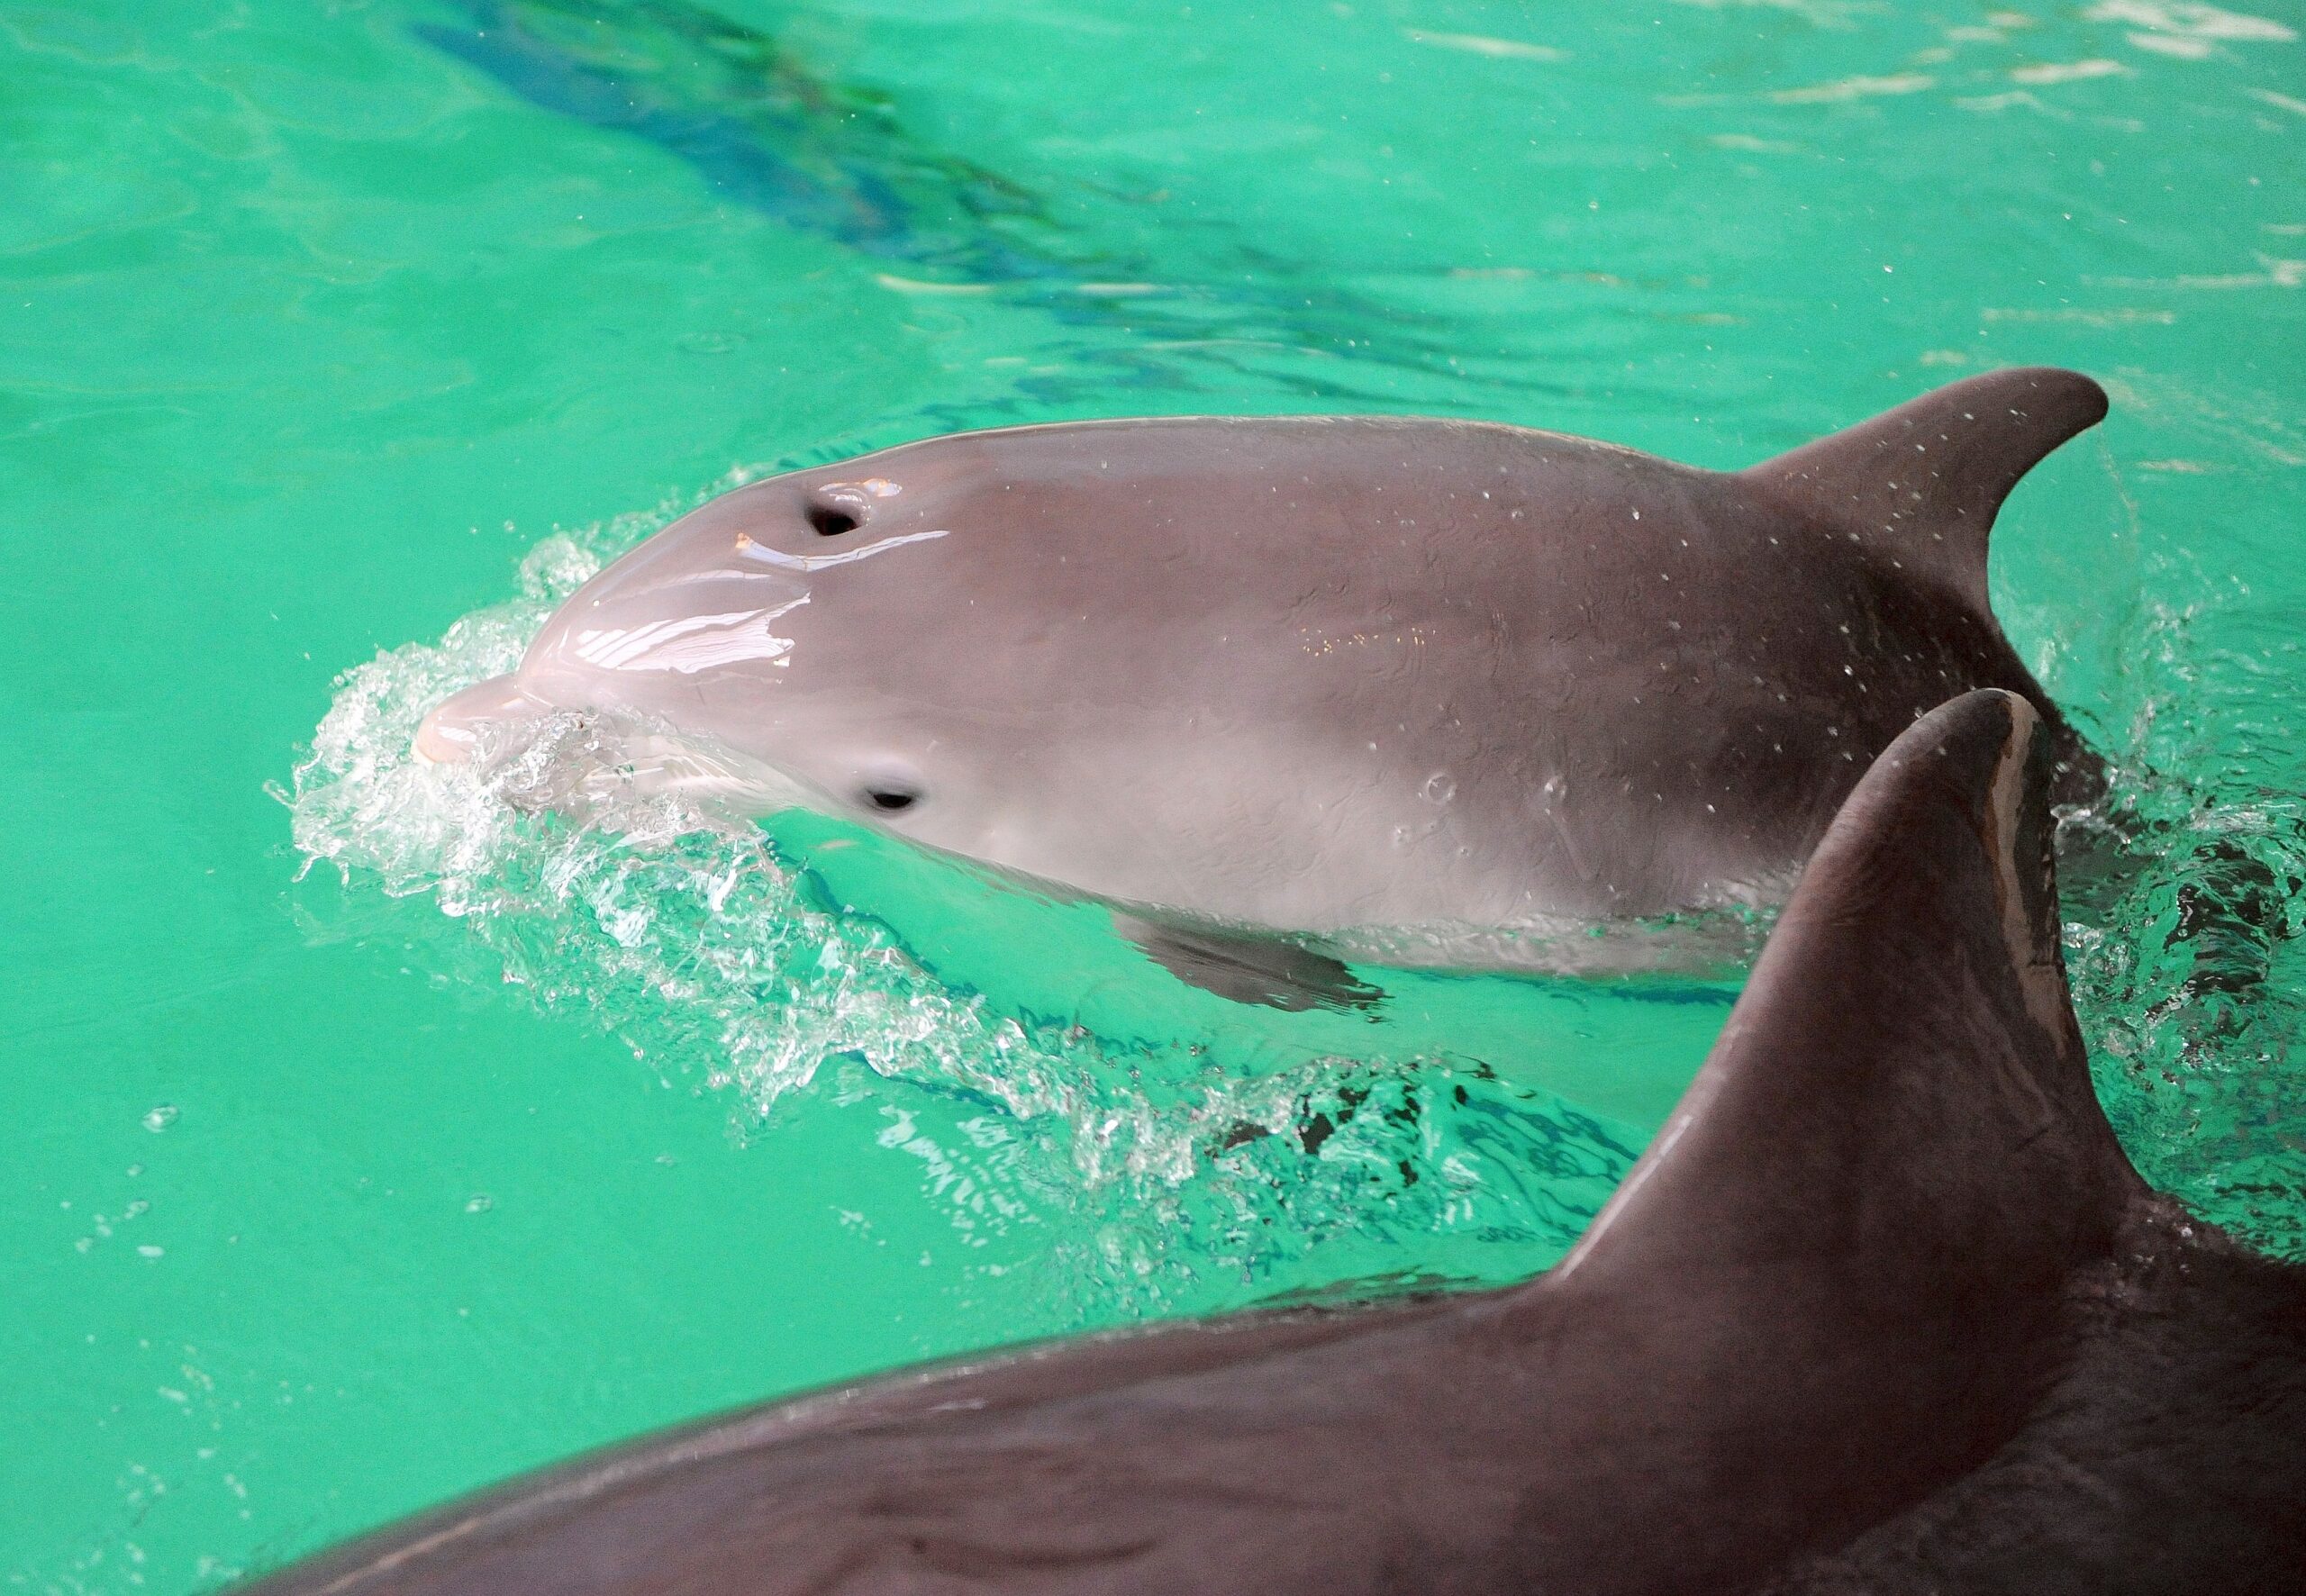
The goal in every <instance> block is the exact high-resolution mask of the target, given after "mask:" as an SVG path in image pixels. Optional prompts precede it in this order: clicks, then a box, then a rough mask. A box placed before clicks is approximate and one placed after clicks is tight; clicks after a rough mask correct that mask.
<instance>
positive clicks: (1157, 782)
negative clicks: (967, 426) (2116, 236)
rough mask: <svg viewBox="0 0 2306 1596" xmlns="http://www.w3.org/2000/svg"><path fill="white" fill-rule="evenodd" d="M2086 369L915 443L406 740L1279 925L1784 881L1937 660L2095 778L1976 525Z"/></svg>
mask: <svg viewBox="0 0 2306 1596" xmlns="http://www.w3.org/2000/svg"><path fill="white" fill-rule="evenodd" d="M2105 405H2106V402H2105V396H2104V394H2102V392H2101V391H2100V389H2099V387H2098V385H2096V384H2095V383H2093V382H2092V381H2090V379H2088V378H2087V377H2084V376H2078V375H2076V374H2074V373H2072V372H2065V371H2056V370H2050V369H2022V370H2009V371H2002V372H1996V373H1993V374H1991V375H1988V376H1978V377H1973V378H1971V379H1969V380H1967V381H1966V382H1961V383H1956V384H1955V385H1952V386H1950V387H1946V388H1942V389H1939V390H1938V391H1937V392H1935V393H1932V394H1925V395H1923V396H1922V397H1920V398H1919V399H1916V400H1914V401H1912V402H1911V403H1910V404H1905V405H1902V406H1901V407H1900V408H1898V409H1896V410H1893V411H1891V412H1889V413H1887V414H1885V415H1883V416H1879V417H1877V418H1875V420H1873V421H1870V422H1865V423H1863V424H1861V425H1859V426H1857V427H1855V428H1852V429H1850V430H1849V431H1845V432H1840V433H1837V434H1835V435H1834V436H1832V437H1829V438H1827V439H1824V440H1820V441H1819V442H1815V443H1811V444H1810V445H1808V446H1806V447H1805V448H1802V449H1796V450H1794V451H1793V453H1791V454H1788V455H1784V456H1782V457H1780V458H1776V459H1774V460H1771V461H1768V462H1766V463H1765V464H1763V465H1760V466H1757V467H1753V468H1752V469H1750V470H1746V471H1741V472H1735V473H1719V472H1712V471H1704V470H1698V469H1695V468H1693V467H1686V466H1680V465H1675V464H1673V463H1671V462H1669V461H1666V460H1663V459H1659V458H1655V457H1653V456H1648V455H1643V454H1639V453H1636V452H1634V451H1632V450H1630V449H1619V448H1615V447H1612V446H1610V445H1606V444H1601V443H1595V442H1591V441H1588V440H1582V439H1575V438H1570V437H1566V436H1563V435H1561V434H1558V433H1551V432H1539V431H1527V430H1524V429H1521V428H1515V427H1506V426H1495V425H1487V424H1476V423H1472V422H1454V421H1432V420H1417V419H1410V418H1392V417H1360V418H1321V417H1294V418H1291V417H1283V418H1272V419H1241V418H1230V419H1227V418H1217V419H1211V418H1198V419H1196V418H1177V419H1169V420H1148V421H1118V422H1081V423H1067V424H1061V425H1050V426H1035V427H1021V428H1015V429H1011V430H1007V431H991V432H980V433H962V434H957V435H954V436H951V437H945V438H936V439H931V440H927V441H924V442H920V443H913V444H907V445H904V446H903V447H900V448H896V449H887V450H885V451H883V452H881V453H878V454H873V455H867V456H865V457H863V458H859V459H854V460H850V461H848V462H846V463H844V464H840V465H836V466H829V467H822V468H819V469H814V470H807V471H799V472H794V473H792V474H790V475H787V476H778V477H775V478H771V479H768V480H765V481H762V482H758V483H755V484H752V485H749V486H746V487H743V488H740V489H738V490H736V491H734V492H732V493H730V494H725V495H723V496H722V497H721V498H719V499H716V500H714V501H713V502H712V503H708V504H706V505H704V507H703V508H701V509H699V510H697V511H695V512H693V513H691V514H689V515H687V516H685V517H684V518H683V519H681V520H680V521H676V523H674V524H673V525H672V526H670V527H668V528H667V529H666V530H664V531H662V532H660V533H658V535H657V536H655V537H653V538H651V539H649V540H648V541H647V542H645V543H643V544H641V545H640V547H639V548H637V549H633V550H632V551H631V553H629V554H627V555H625V556H624V557H623V558H622V559H620V560H618V561H616V562H615V563H614V564H613V565H612V566H611V567H609V568H608V569H606V570H604V571H603V572H602V573H601V574H600V575H598V576H595V578H594V579H593V580H592V581H591V582H589V583H587V584H586V585H585V586H584V587H583V588H582V589H581V590H580V591H578V592H577V593H576V594H575V595H574V596H572V597H571V598H570V599H569V600H568V601H567V603H566V604H565V605H563V606H562V608H561V609H560V610H559V612H558V613H556V614H555V615H554V616H553V617H552V619H551V620H550V621H549V622H548V623H547V624H546V626H545V628H544V630H542V632H541V633H540V635H539V636H538V637H537V638H536V639H535V640H534V642H533V643H532V644H531V646H530V648H529V650H528V653H527V656H526V657H525V658H524V659H523V660H522V663H521V665H520V667H519V669H518V670H516V671H515V672H513V674H512V675H511V676H505V677H500V678H497V679H495V680H494V681H491V682H486V683H483V684H481V685H479V686H477V687H475V688H471V689H468V690H467V691H466V692H465V693H463V694H458V695H457V696H456V697H454V698H452V699H450V700H449V702H448V703H445V704H443V705H441V706H440V708H438V709H437V710H436V711H435V712H433V714H432V716H431V719H430V720H429V721H427V722H426V724H425V726H424V729H423V730H422V733H421V734H420V736H419V739H418V747H419V749H420V751H421V752H422V753H423V754H424V755H425V756H426V757H431V758H434V759H450V758H454V757H458V756H459V755H460V754H461V753H462V752H464V751H465V750H466V749H468V748H470V747H472V746H473V745H474V743H475V741H476V739H478V738H479V734H480V730H481V728H482V727H484V726H485V725H487V724H488V723H490V722H504V721H514V722H518V721H522V720H523V719H524V718H531V719H532V718H534V717H538V716H540V715H543V714H546V713H549V712H555V711H559V712H589V713H595V714H599V715H604V716H610V717H624V718H627V719H629V720H631V721H632V722H633V723H635V724H637V725H644V726H647V727H649V728H650V729H652V730H651V731H650V734H649V737H648V738H647V739H643V741H642V743H641V744H640V745H639V746H640V747H641V748H643V749H644V753H643V755H642V757H637V758H636V760H635V766H636V768H638V769H640V770H641V771H642V772H643V773H644V774H647V773H649V772H655V773H656V774H657V775H658V776H659V777H660V778H661V779H665V780H680V781H685V782H688V783H695V784H704V785H706V786H710V787H713V788H715V789H717V790H719V792H720V793H721V796H722V799H723V800H724V801H727V802H731V803H736V804H738V805H739V806H740V807H749V808H750V809H751V810H753V811H754V812H766V811H769V810H773V809H776V808H781V807H786V806H789V805H793V804H795V803H798V804H800V805H802V806H804V807H813V808H821V809H825V810H829V811H831V812H837V813H843V814H849V815H854V816H857V817H858V818H860V819H863V820H865V821H869V822H871V823H873V824H876V825H879V826H882V827H885V828H887V829H888V830H893V831H895V832H898V833H901V834H902V835H903V836H905V837H907V838H909V839H912V840H914V841H916V842H919V843H922V844H926V845H928V846H931V847H933V848H939V849H942V850H945V851H948V852H949V853H953V854H958V855H960V856H963V857H967V858H968V859H972V860H976V861H981V862H983V863H985V864H987V865H991V866H997V867H999V868H1001V869H1002V870H1004V871H1007V872H1012V873H1015V874H1016V875H1021V876H1024V877H1027V878H1029V879H1031V880H1034V881H1036V882H1040V883H1045V884H1057V885H1059V886H1061V887H1064V888H1067V889H1071V890H1073V891H1075V892H1078V893H1084V894H1086V895H1089V896H1093V897H1096V898H1101V899H1104V900H1107V901H1109V902H1114V903H1118V904H1122V905H1144V906H1152V907H1154V908H1156V909H1159V910H1168V911H1184V912H1185V914H1187V915H1190V916H1194V917H1201V918H1203V919H1204V920H1206V921H1208V922H1215V923H1221V924H1230V925H1234V926H1243V927H1250V928H1262V929H1267V930H1279V931H1285V932H1301V933H1307V932H1309V933H1314V934H1316V935H1334V934H1337V933H1341V932H1351V931H1354V930H1356V929H1363V928H1399V927H1414V926H1457V927H1478V928H1501V927H1503V928H1515V927H1527V926H1532V925H1537V926H1544V925H1548V924H1554V923H1558V922H1560V921H1563V920H1584V919H1593V918H1600V917H1616V916H1638V915H1644V914H1650V913H1655V912H1658V911H1667V910H1675V909H1680V908H1686V907H1693V906H1704V905H1709V904H1749V903H1753V902H1775V901H1776V900H1777V899H1778V898H1779V897H1781V896H1782V895H1783V893H1784V887H1785V885H1786V884H1787V883H1788V882H1790V880H1791V878H1792V876H1793V872H1794V871H1795V869H1796V868H1797V867H1798V866H1799V865H1800V864H1801V862H1802V859H1803V858H1804V857H1806V856H1807V855H1808V853H1809V851H1810V848H1811V846H1812V845H1813V844H1814V843H1815V842H1816V841H1817V839H1818V837H1819V835H1820V833H1821V832H1822V830H1824V827H1825V825H1826V822H1827V821H1829V819H1830V818H1831V816H1832V814H1833V812H1834V809H1835V807H1836V805H1837V804H1838V803H1840V801H1841V799H1842V797H1843V796H1844V795H1845V794H1846V793H1848V791H1849V789H1850V786H1851V784H1853V783H1855V782H1856V780H1857V777H1858V775H1859V774H1860V773H1861V772H1862V771H1864V769H1865V768H1866V763H1867V762H1868V761H1869V760H1870V759H1871V758H1872V757H1874V756H1875V754H1877V753H1878V752H1880V751H1881V749H1882V748H1884V747H1885V746H1887V744H1888V743H1889V741H1890V739H1892V738H1893V737H1894V736H1896V735H1897V733H1898V732H1899V731H1900V730H1902V728H1903V727H1905V726H1906V725H1907V724H1909V723H1910V722H1911V721H1912V720H1913V719H1914V717H1915V716H1916V715H1918V714H1920V713H1921V712H1923V711H1924V710H1927V709H1929V707H1931V706H1933V705H1935V704H1937V703H1941V702H1943V701H1944V700H1946V699H1947V698H1948V697H1951V696H1952V695H1954V694H1956V693H1959V692H1962V691H1965V690H1966V689H1970V688H1974V687H1982V686H1996V687H2004V688H2008V689H2011V690H2012V691H2015V692H2018V693H2020V694H2024V695H2025V696H2026V697H2027V698H2028V699H2029V700H2030V701H2031V702H2032V703H2034V705H2035V707H2036V708H2037V710H2038V711H2039V712H2041V714H2042V715H2043V716H2044V718H2045V719H2046V720H2047V722H2048V724H2049V727H2050V735H2051V738H2052V741H2053V746H2054V748H2055V753H2056V759H2057V761H2058V762H2059V765H2060V766H2061V776H2060V781H2061V787H2060V792H2061V795H2062V796H2072V795H2078V794H2079V793H2082V792H2083V791H2084V790H2086V789H2087V787H2088V786H2089V784H2090V783H2091V782H2092V781H2093V779H2094V777H2095V774H2096V770H2097V766H2096V763H2095V761H2094V759H2093V757H2091V756H2090V754H2089V753H2088V752H2087V750H2086V749H2084V747H2083V745H2082V743H2081V741H2080V739H2078V738H2077V737H2076V736H2075V734H2074V732H2073V731H2072V730H2069V729H2068V728H2067V726H2066V724H2065V721H2063V720H2062V719H2061V718H2060V717H2059V715H2058V713H2057V712H2056V708H2055V707H2054V706H2053V705H2052V704H2051V703H2049V701H2048V699H2047V696H2046V695H2045V694H2043V692H2042V689H2041V688H2040V686H2039V685H2038V684H2037V683H2036V682H2035V681H2034V679H2033V677H2032V676H2030V675H2029V673H2028V671H2027V669H2026V667H2025V666H2024V665H2023V664H2022V663H2021V662H2020V660H2019V658H2018V657H2017V655H2016V654H2015V653H2014V652H2012V650H2011V648H2010V645H2009V644H2008V642H2007V641H2005V640H2004V639H2003V637H2002V630H2001V629H2000V627H1999V626H1997V625H1996V624H1995V621H1994V619H1993V612H1992V611H1991V610H1990V609H1989V608H1988V605H1987V602H1986V534H1987V530H1988V529H1989V528H1990V527H1991V526H1992V524H1993V519H1994V514H1995V512H1996V510H1997V509H1998V508H1999V507H2000V505H2001V503H2002V499H2003V496H2004V495H2005V494H2008V493H2009V491H2010V490H2011V487H2012V486H2013V485H2015V484H2016V483H2017V482H2018V480H2019V478H2020V476H2023V475H2024V474H2025V472H2026V471H2027V469H2028V468H2029V467H2031V466H2033V465H2034V463H2035V462H2036V461H2038V460H2039V459H2040V458H2042V457H2043V456H2044V455H2045V454H2047V453H2048V452H2049V451H2050V450H2051V449H2055V448H2056V446H2057V445H2058V444H2060V443H2061V442H2063V441H2064V440H2066V439H2068V438H2070V437H2072V436H2073V435H2074V433H2076V432H2078V431H2082V430H2083V429H2084V428H2086V427H2088V426H2090V425H2092V424H2093V423H2094V422H2097V421H2098V420H2099V419H2100V417H2101V416H2102V415H2103V414H2104V413H2105ZM496 735H498V736H499V737H500V739H501V738H503V737H505V736H510V735H512V734H511V733H507V732H504V730H502V729H501V728H500V730H499V731H498V733H497V734H496ZM667 748H671V749H674V750H676V751H675V752H673V753H669V754H668V753H666V752H665V751H664V750H666V749H667ZM647 750H654V752H648V751H647ZM1157 956H1158V955H1157ZM1505 962H1512V961H1511V960H1510V959H1508V960H1506V961H1505Z"/></svg>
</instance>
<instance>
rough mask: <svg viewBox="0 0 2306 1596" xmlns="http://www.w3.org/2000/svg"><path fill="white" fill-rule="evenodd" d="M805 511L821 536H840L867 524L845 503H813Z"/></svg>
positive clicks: (810, 522)
mask: <svg viewBox="0 0 2306 1596" xmlns="http://www.w3.org/2000/svg"><path fill="white" fill-rule="evenodd" d="M805 513H806V514H807V516H808V521H809V524H810V525H811V526H813V527H814V528H815V529H816V531H817V536H818V537H820V538H838V537H840V535H841V534H842V533H843V532H853V531H855V530H857V529H858V527H860V526H862V525H864V524H865V523H864V521H863V520H862V519H861V518H860V517H859V516H858V513H857V512H855V511H854V510H851V509H849V507H848V506H846V505H843V504H825V503H817V504H812V505H810V506H809V508H808V510H807V511H806V512H805Z"/></svg>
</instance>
